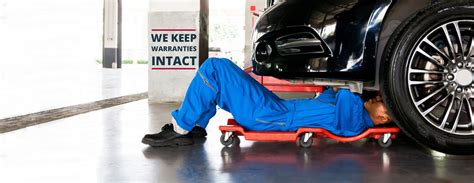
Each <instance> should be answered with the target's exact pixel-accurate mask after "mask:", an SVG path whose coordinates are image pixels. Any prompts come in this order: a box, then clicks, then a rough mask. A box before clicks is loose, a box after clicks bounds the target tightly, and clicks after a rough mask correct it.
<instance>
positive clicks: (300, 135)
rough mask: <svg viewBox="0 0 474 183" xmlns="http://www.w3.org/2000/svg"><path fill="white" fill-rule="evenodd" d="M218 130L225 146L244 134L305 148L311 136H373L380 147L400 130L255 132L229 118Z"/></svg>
mask: <svg viewBox="0 0 474 183" xmlns="http://www.w3.org/2000/svg"><path fill="white" fill-rule="evenodd" d="M219 130H220V131H221V132H222V136H221V139H220V140H221V143H222V145H225V146H228V145H231V144H233V143H238V142H240V139H239V137H238V136H244V137H245V139H246V140H254V141H297V142H298V144H299V145H300V146H301V147H305V148H308V147H311V145H312V144H313V138H331V139H334V140H337V141H340V142H353V141H357V140H360V139H363V138H373V139H376V140H378V143H379V145H380V146H381V147H389V146H390V145H391V144H392V139H395V138H396V137H397V134H398V133H399V132H400V129H399V128H398V127H375V128H369V129H367V130H365V131H364V132H362V133H361V134H359V135H357V136H353V137H341V136H337V135H334V134H332V133H331V132H329V131H327V130H325V129H322V128H300V129H298V131H296V132H282V131H269V132H257V131H246V130H244V128H242V127H241V126H239V125H238V124H237V122H236V121H235V120H234V119H229V120H228V121H227V125H225V126H220V127H219Z"/></svg>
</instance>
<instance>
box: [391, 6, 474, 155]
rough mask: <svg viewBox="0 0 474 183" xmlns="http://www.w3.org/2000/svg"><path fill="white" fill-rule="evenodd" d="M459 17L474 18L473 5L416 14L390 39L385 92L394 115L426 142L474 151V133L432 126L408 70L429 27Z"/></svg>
mask: <svg viewBox="0 0 474 183" xmlns="http://www.w3.org/2000/svg"><path fill="white" fill-rule="evenodd" d="M459 19H471V20H474V5H472V4H471V5H466V4H460V3H446V4H443V5H440V6H436V7H432V8H431V9H428V10H425V11H424V12H421V13H419V14H417V15H415V16H413V17H412V18H411V19H410V20H409V21H408V22H406V23H405V24H404V25H403V24H402V25H401V27H403V28H401V29H400V30H398V32H396V33H395V34H394V35H393V36H394V37H392V40H391V41H390V42H389V44H388V47H387V49H389V50H386V51H389V55H387V56H388V58H389V60H388V62H389V63H388V67H385V70H384V72H383V73H385V74H386V75H385V77H383V78H384V81H382V82H383V86H384V89H383V93H384V98H386V100H385V101H387V105H388V107H389V108H390V112H391V113H392V116H393V117H395V119H396V122H397V123H398V124H399V126H400V127H401V128H402V130H403V131H404V132H406V133H408V135H409V136H411V137H412V138H414V139H415V140H416V141H418V142H420V143H421V144H423V145H426V146H429V147H431V148H433V149H435V150H439V151H442V152H447V153H454V154H467V153H473V152H472V150H474V135H469V136H468V135H454V134H450V133H447V132H444V131H442V130H440V129H438V128H437V127H435V126H433V125H432V124H430V123H429V122H427V121H425V119H424V118H423V117H422V116H421V114H420V113H419V112H418V109H417V108H416V106H415V105H414V104H413V102H412V101H411V95H410V93H409V87H408V85H407V82H406V81H407V76H408V75H407V70H408V64H409V62H410V60H409V59H410V56H411V53H412V52H413V50H414V48H415V46H416V45H417V44H418V42H419V41H420V38H423V37H424V36H425V35H426V34H427V33H429V31H431V30H433V29H434V28H436V27H438V26H440V25H443V24H445V23H447V22H450V21H453V20H459Z"/></svg>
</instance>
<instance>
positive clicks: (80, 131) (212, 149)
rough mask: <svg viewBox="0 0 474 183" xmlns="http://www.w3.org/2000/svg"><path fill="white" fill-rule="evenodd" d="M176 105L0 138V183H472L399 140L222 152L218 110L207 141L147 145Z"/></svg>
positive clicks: (466, 173)
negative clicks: (147, 136) (147, 135)
mask: <svg viewBox="0 0 474 183" xmlns="http://www.w3.org/2000/svg"><path fill="white" fill-rule="evenodd" d="M177 106H178V104H160V105H148V103H147V101H146V100H140V101H137V102H132V103H129V104H125V105H120V106H115V107H112V108H108V109H104V110H99V111H94V112H90V113H86V114H82V115H77V116H73V117H70V118H65V119H62V120H57V121H53V122H49V123H45V124H41V125H37V126H32V127H28V128H24V129H20V130H16V131H12V132H8V133H4V134H0V144H1V147H0V172H1V173H0V174H1V176H0V182H9V183H10V182H248V181H251V182H257V181H258V182H297V181H298V182H300V181H301V182H404V181H405V182H473V181H474V175H473V173H472V172H474V157H472V156H465V157H463V156H446V155H444V154H440V153H435V152H432V151H429V150H426V149H423V148H421V147H419V146H417V145H414V144H413V142H411V141H409V140H403V139H398V140H396V141H395V142H394V144H393V145H392V147H390V148H388V149H382V148H380V147H379V146H378V145H377V144H376V143H374V142H371V141H360V142H357V143H337V142H334V141H328V140H318V141H316V143H315V145H314V146H313V147H312V148H311V149H307V150H305V149H300V148H298V147H297V146H296V145H295V143H292V142H288V143H281V142H278V143H276V142H269V143H262V142H250V141H245V140H243V139H242V142H241V144H240V146H238V147H231V148H224V147H223V146H222V145H221V144H220V142H219V136H220V132H219V131H218V129H217V127H218V125H221V124H224V123H225V119H226V118H228V117H229V116H230V115H229V114H228V113H225V112H223V111H219V112H218V114H217V115H216V117H215V118H213V119H212V120H211V123H210V126H209V127H208V133H209V136H208V137H207V139H205V140H202V141H198V142H196V144H194V145H192V146H186V147H172V148H150V147H148V146H146V145H143V144H141V143H140V140H141V138H142V136H143V135H144V134H145V133H150V132H157V131H158V129H159V128H160V127H161V125H163V124H164V123H165V122H167V121H169V119H170V117H169V112H170V111H171V110H172V109H174V108H176V107H177Z"/></svg>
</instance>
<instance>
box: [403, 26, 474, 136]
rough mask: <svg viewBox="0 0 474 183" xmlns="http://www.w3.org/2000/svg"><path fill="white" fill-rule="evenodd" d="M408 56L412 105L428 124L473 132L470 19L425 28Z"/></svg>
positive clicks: (454, 131)
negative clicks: (425, 32) (425, 30)
mask: <svg viewBox="0 0 474 183" xmlns="http://www.w3.org/2000/svg"><path fill="white" fill-rule="evenodd" d="M427 32H428V33H427V34H425V35H424V36H423V37H422V38H421V39H419V41H418V43H417V44H416V46H415V47H414V49H413V50H412V52H411V55H410V57H409V59H410V60H409V65H408V72H407V84H408V88H409V92H410V96H411V101H412V104H413V105H414V106H415V107H416V109H417V110H418V112H419V114H420V115H421V116H423V118H424V119H425V120H426V121H427V122H429V123H430V124H431V125H433V126H435V127H436V128H438V129H441V130H442V131H444V132H447V133H450V134H455V135H474V115H473V113H474V112H473V104H474V82H473V79H474V76H473V73H474V20H454V21H450V22H447V23H445V24H442V25H440V26H438V27H435V28H434V29H431V31H430V30H429V31H427Z"/></svg>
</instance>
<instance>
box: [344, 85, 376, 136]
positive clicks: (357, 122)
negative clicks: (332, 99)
mask: <svg viewBox="0 0 474 183" xmlns="http://www.w3.org/2000/svg"><path fill="white" fill-rule="evenodd" d="M369 120H370V118H369ZM335 122H336V127H335V128H336V129H338V130H340V133H339V134H342V135H343V136H355V135H358V134H360V133H362V132H363V131H364V130H366V129H367V128H369V127H372V125H371V121H370V122H369V121H367V112H366V111H365V109H364V102H363V101H362V99H361V98H360V97H359V96H358V95H356V94H354V93H352V92H351V91H349V90H347V89H339V90H338V92H337V93H336V120H335Z"/></svg>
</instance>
